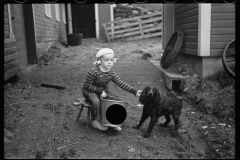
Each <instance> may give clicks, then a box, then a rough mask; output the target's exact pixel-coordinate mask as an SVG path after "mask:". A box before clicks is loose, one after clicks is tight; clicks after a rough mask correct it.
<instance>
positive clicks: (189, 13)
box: [174, 8, 198, 20]
mask: <svg viewBox="0 0 240 160" xmlns="http://www.w3.org/2000/svg"><path fill="white" fill-rule="evenodd" d="M195 15H198V8H196V9H193V10H189V11H186V12H184V14H174V19H175V20H179V19H181V18H187V17H191V16H195Z"/></svg>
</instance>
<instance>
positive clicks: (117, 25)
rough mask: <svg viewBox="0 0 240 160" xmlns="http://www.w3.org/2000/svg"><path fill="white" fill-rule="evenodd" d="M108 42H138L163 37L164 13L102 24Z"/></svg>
mask: <svg viewBox="0 0 240 160" xmlns="http://www.w3.org/2000/svg"><path fill="white" fill-rule="evenodd" d="M102 25H103V27H104V30H105V33H106V37H107V40H108V42H110V41H111V40H116V39H122V40H126V41H129V40H137V39H143V38H150V37H156V36H161V35H162V12H156V13H153V14H148V15H144V16H137V17H132V18H126V19H123V20H118V21H111V22H108V23H103V24H102Z"/></svg>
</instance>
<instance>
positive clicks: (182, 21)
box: [174, 4, 199, 55]
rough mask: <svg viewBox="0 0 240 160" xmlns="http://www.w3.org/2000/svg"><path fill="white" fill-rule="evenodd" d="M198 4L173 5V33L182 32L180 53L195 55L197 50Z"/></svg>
mask: <svg viewBox="0 0 240 160" xmlns="http://www.w3.org/2000/svg"><path fill="white" fill-rule="evenodd" d="M198 7H199V5H198V4H176V5H174V32H175V31H178V30H179V31H182V32H184V39H183V45H182V47H181V49H180V52H182V53H186V54H191V55H197V49H198V9H199V8H198Z"/></svg>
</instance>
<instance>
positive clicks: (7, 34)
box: [4, 31, 10, 39]
mask: <svg viewBox="0 0 240 160" xmlns="http://www.w3.org/2000/svg"><path fill="white" fill-rule="evenodd" d="M9 34H10V31H4V39H7V38H10V35H9Z"/></svg>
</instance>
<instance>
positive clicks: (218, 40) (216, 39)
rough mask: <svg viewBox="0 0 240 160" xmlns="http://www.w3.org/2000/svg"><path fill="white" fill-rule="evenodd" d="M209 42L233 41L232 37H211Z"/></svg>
mask: <svg viewBox="0 0 240 160" xmlns="http://www.w3.org/2000/svg"><path fill="white" fill-rule="evenodd" d="M210 39H211V42H230V41H231V40H233V39H234V37H233V36H232V35H224V36H222V35H211V37H210Z"/></svg>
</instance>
